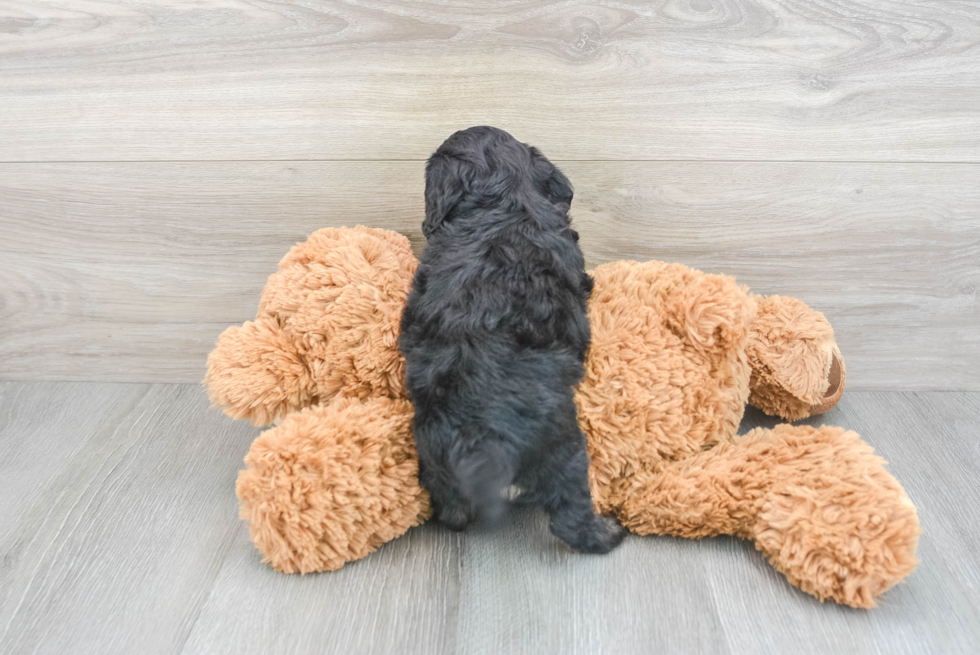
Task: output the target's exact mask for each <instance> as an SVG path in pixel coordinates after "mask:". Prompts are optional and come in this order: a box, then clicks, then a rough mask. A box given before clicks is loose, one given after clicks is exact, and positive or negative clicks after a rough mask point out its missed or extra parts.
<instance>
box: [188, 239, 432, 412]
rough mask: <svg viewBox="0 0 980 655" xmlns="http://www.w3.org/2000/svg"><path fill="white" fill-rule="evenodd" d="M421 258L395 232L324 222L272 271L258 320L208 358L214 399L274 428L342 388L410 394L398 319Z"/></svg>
mask: <svg viewBox="0 0 980 655" xmlns="http://www.w3.org/2000/svg"><path fill="white" fill-rule="evenodd" d="M417 266H418V261H417V260H416V259H415V256H414V255H413V254H412V249H411V246H410V245H409V243H408V239H406V238H405V237H404V236H402V235H400V234H398V233H396V232H391V231H388V230H378V229H372V228H367V227H362V226H358V227H356V228H354V229H347V228H326V229H323V230H319V231H317V232H314V233H313V234H312V235H310V237H309V239H307V240H306V241H305V242H304V243H301V244H298V245H297V246H295V247H294V248H293V249H292V250H290V251H289V253H288V254H287V255H286V256H285V257H283V258H282V261H280V262H279V270H278V271H277V272H275V273H273V274H272V275H270V276H269V281H268V282H267V283H266V286H265V289H264V290H263V292H262V300H261V302H260V303H259V311H258V314H257V315H256V317H255V321H254V322H253V321H248V322H247V323H245V325H243V326H242V327H240V328H238V327H230V328H228V329H227V330H225V331H224V332H223V333H222V335H221V336H220V337H219V340H218V345H217V347H216V348H215V349H214V350H213V351H212V352H211V355H210V356H209V357H208V372H207V377H206V378H205V380H204V382H205V384H207V387H208V391H209V393H210V396H211V402H212V403H213V404H214V405H217V406H218V407H221V409H222V410H224V412H225V413H226V414H228V415H229V416H231V417H232V418H243V419H247V420H249V421H251V422H252V424H253V425H269V424H270V423H273V422H274V421H276V420H279V419H282V418H283V417H284V416H285V415H286V414H288V413H289V412H293V411H296V410H298V409H302V408H304V407H308V406H310V405H314V404H317V403H319V402H323V401H326V400H329V399H331V398H333V397H334V396H336V395H338V394H343V395H347V396H355V397H357V398H368V397H372V396H389V397H392V398H404V397H406V394H405V387H404V376H405V373H404V362H403V360H402V358H401V355H400V354H399V353H398V348H397V344H398V320H399V317H400V316H401V312H402V307H404V305H405V297H406V296H407V295H408V291H409V289H410V288H411V285H412V276H413V275H414V274H415V269H416V267H417Z"/></svg>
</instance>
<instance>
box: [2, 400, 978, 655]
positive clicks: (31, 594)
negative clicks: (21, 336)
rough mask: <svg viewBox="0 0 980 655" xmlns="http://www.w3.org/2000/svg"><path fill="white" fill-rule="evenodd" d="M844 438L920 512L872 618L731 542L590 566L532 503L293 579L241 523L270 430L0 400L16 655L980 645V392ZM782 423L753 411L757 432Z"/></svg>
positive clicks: (125, 410) (156, 407)
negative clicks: (256, 446)
mask: <svg viewBox="0 0 980 655" xmlns="http://www.w3.org/2000/svg"><path fill="white" fill-rule="evenodd" d="M824 421H825V422H827V423H830V424H837V425H843V426H846V427H849V428H852V429H855V430H858V431H859V432H860V433H861V434H862V436H864V438H865V439H866V440H867V441H868V442H870V443H871V444H873V445H874V446H875V449H876V451H877V452H878V453H879V454H881V455H883V456H884V457H885V458H887V459H888V460H889V461H890V462H891V463H890V465H889V469H890V470H891V472H892V473H893V474H894V475H895V476H896V477H897V478H898V479H899V480H900V481H901V482H902V483H903V484H904V485H905V487H906V489H907V491H908V493H909V495H910V496H911V498H912V499H913V501H914V502H915V503H916V504H917V505H918V507H919V516H920V519H921V521H922V527H923V530H924V535H923V536H922V538H921V540H920V546H919V556H920V558H921V560H922V562H921V564H920V566H919V569H918V570H917V571H916V572H915V573H914V574H913V575H912V576H911V577H910V579H909V580H908V582H907V583H905V584H903V585H900V586H898V587H896V588H894V589H892V590H891V591H890V592H888V594H887V595H886V596H885V597H884V599H883V602H882V604H881V606H880V607H878V608H877V609H874V610H870V611H861V610H852V609H849V608H845V607H840V606H837V605H833V604H820V603H819V602H817V601H816V600H815V599H814V598H812V597H810V596H808V595H806V594H803V593H802V592H800V591H799V590H797V589H796V588H794V587H792V586H790V585H789V583H787V582H786V580H785V578H783V577H782V576H780V575H779V574H778V573H776V572H775V571H774V570H773V569H772V567H771V566H769V564H768V563H766V561H765V560H764V558H763V557H762V555H761V554H760V553H758V552H757V551H755V550H754V549H753V548H752V546H751V544H748V543H746V542H742V541H739V540H736V539H731V538H719V539H704V540H701V541H689V540H683V539H672V538H655V537H646V538H644V537H629V538H627V540H626V541H625V542H624V544H623V545H622V546H621V547H620V548H619V549H618V550H616V551H614V552H613V553H612V554H610V555H608V556H604V557H589V556H579V555H574V554H571V553H570V552H568V551H567V549H566V548H565V547H564V546H562V545H561V544H560V543H559V542H557V541H556V540H555V539H554V538H553V537H551V536H550V534H549V533H548V530H547V519H546V517H545V516H544V515H543V514H541V513H540V512H537V511H533V510H518V511H515V512H513V513H512V515H511V517H510V519H508V522H507V523H506V524H505V525H504V526H503V527H502V528H501V529H500V530H498V531H486V530H482V529H471V530H468V531H466V532H464V533H462V534H455V533H451V532H449V531H447V530H445V529H443V528H441V527H440V526H437V525H434V524H427V525H425V526H422V527H420V528H416V529H413V530H411V531H410V532H409V533H408V534H407V535H405V536H404V537H402V538H401V539H398V540H396V541H394V542H392V543H389V544H387V545H385V546H384V547H382V548H381V549H380V550H379V551H378V552H377V553H374V554H372V555H370V556H368V557H367V558H365V559H363V560H361V561H359V562H356V563H354V564H352V565H349V566H348V567H345V568H344V569H342V570H341V571H339V572H335V573H327V574H313V575H307V576H287V575H283V574H278V573H275V572H273V571H272V570H271V569H269V568H268V567H267V566H266V565H264V564H262V563H261V556H260V555H259V554H258V553H257V552H256V551H255V550H254V548H253V547H252V545H251V543H249V541H248V532H247V528H246V526H245V525H244V524H242V523H240V522H239V521H238V520H237V511H236V510H237V507H236V503H235V498H234V476H235V474H236V472H237V469H238V468H239V467H240V466H241V457H242V455H243V453H244V452H245V450H246V449H247V448H248V444H249V441H250V440H251V439H252V438H253V437H254V436H255V435H256V434H257V433H258V431H257V430H255V429H254V428H250V427H248V426H245V425H241V424H240V423H233V422H231V421H230V420H228V419H226V418H225V417H223V416H222V415H220V414H219V413H218V412H217V411H215V410H212V409H209V408H208V407H207V403H206V401H205V399H204V397H203V394H202V392H201V390H200V388H199V387H197V386H189V385H188V386H180V385H153V386H150V385H118V384H103V383H9V382H8V383H2V384H0V492H2V495H0V562H2V565H0V652H4V653H8V652H9V653H21V652H31V653H62V652H79V653H82V652H86V653H87V652H98V653H104V654H106V655H112V654H115V653H134V652H140V653H186V654H188V655H190V654H194V653H209V654H210V653H218V654H220V653H236V654H238V653H246V654H247V653H273V652H274V653H307V652H317V653H324V654H327V655H330V654H333V653H336V654H338V655H351V654H359V653H372V654H381V655H384V654H388V653H391V654H395V653H426V654H432V655H441V654H443V653H460V654H469V653H488V654H489V653H492V654H494V655H496V654H506V653H545V654H551V653H561V654H566V653H568V654H572V655H577V654H580V653H581V654H591V653H596V652H616V653H623V654H624V655H628V654H632V653H649V652H670V653H678V654H684V653H707V652H710V653H722V654H726V655H727V654H731V655H741V654H743V653H744V654H753V655H755V654H769V653H771V654H774V655H778V654H782V653H789V652H792V653H801V654H802V655H823V654H827V655H830V654H832V653H841V652H847V653H854V654H855V655H864V654H872V653H874V654H877V653H894V654H897V655H906V654H907V655H961V654H962V655H966V654H968V653H973V652H975V645H976V644H977V643H978V642H980V593H978V590H980V564H978V561H980V557H978V555H980V553H978V551H977V543H980V527H978V526H980V504H978V502H977V501H978V498H980V482H978V481H977V478H976V475H975V471H976V470H977V467H978V466H980V450H978V449H977V446H976V435H977V434H978V433H980V394H978V393H899V392H863V393H862V392H849V393H847V394H845V396H844V398H843V400H842V401H841V404H840V405H838V407H837V408H835V409H833V410H831V412H830V413H828V414H826V415H825V416H824V417H822V419H820V420H814V421H811V422H812V423H819V422H824ZM774 423H775V422H774V421H773V420H772V419H770V418H769V417H766V416H763V415H762V414H761V413H758V412H751V411H750V413H749V414H748V415H747V416H746V419H745V420H744V421H743V425H742V428H741V429H742V431H743V432H744V431H746V430H748V429H750V428H752V427H755V426H757V425H764V426H770V425H773V424H774ZM18 476H19V477H18Z"/></svg>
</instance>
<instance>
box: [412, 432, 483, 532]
mask: <svg viewBox="0 0 980 655" xmlns="http://www.w3.org/2000/svg"><path fill="white" fill-rule="evenodd" d="M416 418H418V414H417V415H416ZM451 435H452V428H451V427H449V426H448V425H446V424H444V423H443V422H439V423H437V424H436V425H435V426H432V425H425V424H423V425H420V424H419V422H418V421H417V422H416V426H415V439H416V448H417V449H418V453H419V483H420V484H421V485H422V486H423V487H425V489H426V490H427V491H428V492H429V497H430V498H431V499H432V507H433V509H434V510H435V515H436V518H437V519H438V520H439V522H440V523H442V524H443V525H445V526H446V527H448V528H449V529H450V530H455V531H457V532H458V531H460V530H462V529H464V528H465V527H466V526H467V525H468V524H469V523H471V522H472V521H473V520H474V519H476V507H475V506H474V505H473V503H472V502H470V501H469V500H468V499H467V498H466V497H465V496H464V495H463V493H462V490H461V489H460V487H459V481H458V480H457V479H456V476H455V474H454V472H453V471H452V468H451V467H450V464H449V459H448V455H449V446H450V444H451V443H452V439H451Z"/></svg>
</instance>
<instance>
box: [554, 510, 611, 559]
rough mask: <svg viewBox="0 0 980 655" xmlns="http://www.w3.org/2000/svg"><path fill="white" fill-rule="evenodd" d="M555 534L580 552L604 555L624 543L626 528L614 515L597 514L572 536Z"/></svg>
mask: <svg viewBox="0 0 980 655" xmlns="http://www.w3.org/2000/svg"><path fill="white" fill-rule="evenodd" d="M552 532H554V529H552ZM555 536H557V537H558V538H559V539H561V540H562V541H564V542H565V543H567V544H568V545H569V546H571V548H572V549H573V550H576V551H578V552H580V553H586V554H590V555H604V554H606V553H608V552H609V551H611V550H612V549H613V548H615V547H616V546H618V545H619V544H620V543H622V541H623V538H624V537H625V536H626V529H625V528H623V526H621V525H620V524H619V522H618V521H617V520H616V519H614V518H612V517H609V516H596V517H595V518H594V519H593V520H592V521H591V522H590V523H588V524H587V525H586V527H585V528H582V529H580V530H578V531H577V532H576V533H575V534H573V535H570V538H567V539H566V538H565V537H564V536H562V535H559V534H556V535H555Z"/></svg>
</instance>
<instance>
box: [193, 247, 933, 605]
mask: <svg viewBox="0 0 980 655" xmlns="http://www.w3.org/2000/svg"><path fill="white" fill-rule="evenodd" d="M297 251H298V254H297ZM294 268H295V270H291V269H294ZM414 268H415V264H414V258H412V257H411V253H410V251H409V250H408V244H407V241H406V240H405V239H404V238H403V237H400V236H398V235H394V234H393V233H390V232H385V231H383V230H368V229H366V228H355V229H353V230H346V229H341V230H321V231H320V232H317V233H315V234H314V235H313V236H311V237H310V240H308V241H307V242H306V243H305V244H300V245H299V246H297V247H296V248H295V249H294V251H293V252H291V253H290V255H288V256H287V257H286V258H284V259H283V262H282V263H281V264H280V271H279V273H277V274H275V275H273V276H272V277H270V283H269V285H270V287H274V289H273V290H270V289H269V288H267V289H266V293H265V294H263V303H262V307H261V309H260V316H259V318H257V320H256V321H255V322H254V323H250V324H246V326H244V327H243V328H229V330H228V331H226V332H225V334H223V335H222V337H221V339H220V340H219V344H218V347H217V348H216V349H215V352H213V353H212V354H211V357H210V358H209V361H208V365H209V370H208V378H207V380H206V381H207V383H208V385H209V388H210V391H211V395H212V399H213V400H214V401H215V403H216V404H218V405H220V406H221V407H222V408H223V409H224V410H225V411H226V412H227V413H228V414H229V415H231V416H235V417H242V418H249V419H250V420H252V421H253V422H256V423H265V422H268V421H269V420H272V419H273V418H276V417H282V416H284V415H285V420H284V422H283V423H282V425H280V426H279V427H277V428H274V429H272V430H269V431H267V432H265V433H264V434H263V435H262V436H260V437H259V438H258V439H257V440H256V442H255V443H254V444H253V446H252V450H251V451H250V452H249V455H248V457H247V458H246V464H247V468H246V470H244V471H242V472H241V474H240V476H239V481H238V488H237V491H238V496H239V499H240V501H241V513H242V518H244V519H246V520H248V521H249V523H250V530H251V534H252V539H253V541H254V542H255V544H256V546H257V547H258V548H259V550H260V551H261V552H262V553H263V554H264V555H265V558H266V561H268V562H270V563H271V564H272V565H273V566H274V567H275V568H276V569H277V570H282V571H287V572H294V571H300V572H308V571H321V570H334V569H337V568H340V567H341V566H343V564H344V563H345V562H348V561H351V560H354V559H358V558H360V557H363V556H365V555H366V554H368V553H370V552H371V551H373V550H375V549H376V548H377V547H379V546H380V545H381V544H382V543H384V542H385V541H387V540H389V539H393V538H394V537H397V536H398V535H400V534H402V533H404V532H405V531H406V530H408V529H409V528H410V527H411V526H413V525H417V524H419V523H421V522H422V521H424V520H426V519H427V518H428V516H429V511H430V510H429V505H428V497H427V494H426V493H425V491H424V490H422V489H421V488H420V487H419V484H418V477H417V471H418V469H417V462H416V460H415V450H414V443H413V441H412V438H411V415H412V408H411V405H410V404H409V403H408V402H407V401H406V400H405V392H404V388H403V386H402V383H401V376H402V375H403V370H402V364H401V359H400V357H399V356H398V350H397V346H396V339H397V331H398V325H399V317H400V312H401V307H402V305H403V303H404V300H405V296H406V295H407V292H408V284H410V280H411V277H412V273H413V272H414ZM287 270H288V271H289V272H287ZM593 275H594V277H595V291H594V293H593V296H592V300H591V303H590V307H589V317H590V321H591V325H592V347H591V350H590V352H589V357H588V360H587V362H586V376H585V378H584V380H583V381H582V383H581V384H580V385H579V388H578V393H577V398H576V400H577V403H578V410H579V420H580V423H581V425H582V428H583V430H584V431H585V433H586V435H587V436H588V439H589V452H590V457H591V465H590V484H591V487H592V492H593V496H594V499H595V503H596V505H597V508H598V509H599V510H600V511H602V512H604V513H610V514H614V515H616V516H617V517H618V518H619V519H620V521H621V522H622V523H623V524H624V525H625V526H626V527H627V528H629V529H630V530H631V531H633V532H635V533H637V534H671V535H679V536H685V537H694V538H697V537H704V536H709V535H717V534H733V535H737V536H739V537H742V538H746V539H753V540H755V543H756V547H757V548H759V549H760V550H762V551H763V552H764V553H765V554H766V556H767V557H768V558H769V560H770V561H771V562H772V564H773V565H774V566H775V567H776V568H777V569H778V570H780V571H781V572H783V573H784V574H785V575H786V577H787V579H789V581H790V582H792V583H793V584H795V585H797V586H798V587H800V588H801V589H803V590H804V591H807V592H808V593H811V594H813V595H814V596H816V597H817V598H819V599H821V600H825V599H831V600H834V601H836V602H839V603H844V604H848V605H852V606H854V607H872V606H874V604H875V599H876V598H877V597H878V596H879V595H880V594H881V593H883V592H884V591H885V590H886V589H888V588H889V587H891V586H892V585H894V584H896V583H897V582H899V581H901V580H902V579H903V578H904V577H905V576H906V575H908V574H909V573H911V572H912V570H913V569H914V568H915V565H916V559H915V550H916V544H917V539H918V535H919V524H918V519H917V517H916V513H915V508H914V506H912V504H911V503H910V502H909V500H908V498H907V496H906V495H905V492H904V491H903V490H902V487H901V485H899V483H898V482H897V481H895V479H894V478H893V477H892V476H891V475H889V474H888V472H887V471H886V470H885V468H884V464H885V462H884V461H883V460H882V459H881V458H879V457H876V456H875V455H873V453H872V449H871V448H870V446H868V445H867V444H865V443H864V442H862V441H861V440H860V438H859V437H858V436H857V435H856V434H854V433H853V432H846V431H844V430H842V429H840V428H830V427H822V428H819V429H814V428H809V427H794V426H790V425H781V426H779V427H777V428H776V429H774V430H762V429H757V430H753V431H752V432H751V433H749V434H748V435H745V436H742V437H737V436H736V430H737V427H738V424H739V421H740V420H741V417H742V413H743V410H744V407H745V402H746V400H747V399H750V394H751V399H757V398H761V400H759V402H760V403H761V404H763V405H764V407H765V408H766V409H767V410H771V411H773V412H776V413H780V412H787V413H790V414H793V415H798V414H799V413H800V412H801V411H803V412H807V413H808V412H813V411H815V407H814V401H815V400H816V401H818V404H816V409H819V408H820V404H819V403H823V404H826V403H827V400H826V399H827V397H828V393H829V391H828V388H829V387H831V386H833V385H832V380H828V377H827V376H828V375H830V376H831V377H832V375H831V374H832V372H833V366H834V361H835V360H834V359H831V360H830V363H829V364H828V359H827V357H826V353H828V352H831V353H836V357H837V358H839V351H836V345H835V344H834V343H833V332H832V330H830V329H829V324H827V323H826V319H824V318H823V316H822V315H820V314H819V313H817V312H813V311H812V310H810V309H809V308H807V307H806V305H804V304H803V303H800V302H799V301H797V300H794V299H791V298H781V297H772V298H764V299H763V298H757V297H755V296H751V295H749V294H747V292H746V290H745V289H744V288H741V287H739V286H738V285H736V284H735V282H734V281H733V280H732V279H731V278H727V277H724V276H718V275H705V274H703V273H701V272H699V271H694V270H691V269H688V268H686V267H684V266H680V265H677V264H665V263H663V262H646V263H636V262H615V263H611V264H606V265H604V266H600V267H599V268H598V269H596V270H595V271H594V272H593ZM267 299H268V300H267ZM250 326H254V327H250ZM842 363H843V360H841V361H840V364H841V365H842ZM837 386H838V387H839V390H838V391H837V392H836V397H837V398H839V391H840V390H842V388H843V377H842V376H841V380H840V381H839V384H837ZM832 396H833V394H831V396H829V397H831V404H832V403H833V402H836V398H833V397H832ZM774 398H781V399H782V400H781V401H778V402H777V401H772V400H771V399H774ZM315 403H319V404H318V405H316V406H313V407H311V408H309V409H303V408H304V407H306V406H309V405H314V404H315ZM801 407H802V408H805V409H802V410H801V409H800V408H801ZM298 410H303V411H298Z"/></svg>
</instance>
